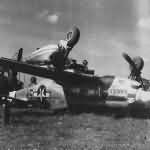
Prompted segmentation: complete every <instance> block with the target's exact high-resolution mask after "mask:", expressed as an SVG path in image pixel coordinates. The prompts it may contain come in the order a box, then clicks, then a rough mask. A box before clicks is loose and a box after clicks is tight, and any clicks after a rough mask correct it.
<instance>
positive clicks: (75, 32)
mask: <svg viewBox="0 0 150 150" xmlns="http://www.w3.org/2000/svg"><path fill="white" fill-rule="evenodd" d="M79 38H80V30H79V28H77V27H76V26H74V27H73V29H72V30H71V31H69V32H68V33H67V41H68V46H69V47H74V45H76V44H77V42H78V41H79Z"/></svg>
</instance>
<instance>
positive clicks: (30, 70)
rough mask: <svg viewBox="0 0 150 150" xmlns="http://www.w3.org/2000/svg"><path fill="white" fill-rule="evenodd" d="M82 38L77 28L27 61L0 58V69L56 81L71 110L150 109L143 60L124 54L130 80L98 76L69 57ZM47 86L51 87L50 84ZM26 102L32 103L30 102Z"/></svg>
mask: <svg viewBox="0 0 150 150" xmlns="http://www.w3.org/2000/svg"><path fill="white" fill-rule="evenodd" d="M79 37H80V31H79V29H78V28H77V27H74V28H73V30H72V31H71V32H69V33H68V34H67V38H66V40H61V41H60V42H59V44H58V45H55V46H54V45H53V46H52V45H49V46H47V47H43V48H41V49H38V50H36V51H35V52H33V53H32V55H31V56H30V57H28V58H27V59H24V61H16V60H12V59H8V58H0V65H2V66H4V68H5V69H7V70H8V69H11V70H15V71H16V72H22V73H27V74H32V75H35V76H40V77H44V78H48V79H51V80H53V81H54V82H55V84H57V85H59V86H60V87H61V88H62V90H61V92H62V91H63V93H64V97H65V98H64V99H63V100H66V102H67V104H68V107H69V108H70V109H72V108H76V109H77V107H75V106H77V105H82V106H83V105H84V106H85V105H106V106H115V107H116V106H119V107H121V106H122V107H124V106H129V105H132V104H143V105H142V106H144V107H149V106H150V91H148V88H149V85H150V83H149V81H148V80H145V79H142V78H141V75H140V73H141V70H142V68H143V65H144V62H143V60H142V58H141V57H140V58H139V57H138V58H133V59H132V58H131V57H129V56H128V55H127V54H123V57H124V58H125V59H126V60H127V62H128V63H129V64H130V69H131V74H130V76H129V77H130V78H121V77H116V76H110V75H108V76H96V75H94V71H93V70H89V69H88V67H87V61H84V63H83V64H78V63H76V61H75V60H72V59H70V58H69V57H68V55H69V53H70V51H71V50H72V48H73V47H74V45H75V44H76V43H77V42H78V40H79ZM46 82H47V84H48V82H49V81H48V80H47V81H46ZM42 84H44V85H46V84H45V82H43V83H42V82H41V84H40V86H41V85H42ZM45 88H47V89H48V90H49V91H52V89H53V88H54V87H53V85H52V86H50V85H48V86H45ZM36 89H38V88H36ZM47 89H46V90H47ZM56 91H57V90H56ZM19 92H20V91H17V92H16V96H15V99H19V100H20V101H21V97H19V94H18V96H17V93H19ZM20 93H21V92H20ZM57 93H59V91H58V92H57ZM62 95H63V94H62ZM62 95H61V94H60V97H63V96H62ZM60 97H59V98H60ZM22 101H28V98H26V99H23V100H22Z"/></svg>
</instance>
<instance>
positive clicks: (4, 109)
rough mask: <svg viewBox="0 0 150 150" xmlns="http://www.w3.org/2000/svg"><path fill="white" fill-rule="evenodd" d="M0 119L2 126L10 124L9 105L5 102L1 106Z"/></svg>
mask: <svg viewBox="0 0 150 150" xmlns="http://www.w3.org/2000/svg"><path fill="white" fill-rule="evenodd" d="M2 119H3V125H8V124H9V123H10V105H9V102H7V101H6V103H4V104H3V105H2Z"/></svg>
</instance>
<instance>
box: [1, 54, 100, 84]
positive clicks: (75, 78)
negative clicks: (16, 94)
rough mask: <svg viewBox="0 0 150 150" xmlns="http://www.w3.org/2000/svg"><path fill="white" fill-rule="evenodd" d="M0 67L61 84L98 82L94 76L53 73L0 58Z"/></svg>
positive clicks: (62, 72)
mask: <svg viewBox="0 0 150 150" xmlns="http://www.w3.org/2000/svg"><path fill="white" fill-rule="evenodd" d="M0 65H2V66H3V67H4V68H5V69H9V68H10V69H13V70H15V71H16V72H22V73H27V74H32V75H35V76H39V77H44V78H49V79H53V80H55V81H56V82H58V83H60V84H63V83H66V82H68V83H80V82H87V81H88V82H90V81H91V82H93V81H95V80H98V79H99V78H98V77H97V76H94V75H87V74H83V73H75V72H68V71H61V72H60V71H59V72H58V71H55V70H54V69H51V68H48V67H47V68H44V67H40V66H38V65H31V64H28V63H26V62H18V61H16V60H12V59H8V58H4V57H1V58H0Z"/></svg>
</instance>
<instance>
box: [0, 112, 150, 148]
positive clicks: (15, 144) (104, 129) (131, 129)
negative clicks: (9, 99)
mask: <svg viewBox="0 0 150 150" xmlns="http://www.w3.org/2000/svg"><path fill="white" fill-rule="evenodd" d="M118 113H119V114H120V112H117V113H116V112H109V113H108V110H107V111H105V113H104V112H103V113H102V112H95V111H94V112H93V111H90V112H80V113H70V112H66V111H65V112H61V113H57V114H51V113H49V112H39V111H37V110H36V111H34V112H33V111H13V112H12V117H11V122H10V125H7V126H3V125H2V124H0V149H2V150H5V149H6V150H16V149H17V150H30V149H31V150H107V149H111V150H120V149H121V150H130V149H132V150H137V149H139V150H145V149H147V150H148V149H149V147H150V119H149V115H148V114H147V115H143V116H141V115H139V116H138V115H137V114H138V112H136V113H135V114H136V115H130V114H127V115H126V114H125V115H123V116H121V117H116V114H118ZM142 114H143V113H142Z"/></svg>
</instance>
